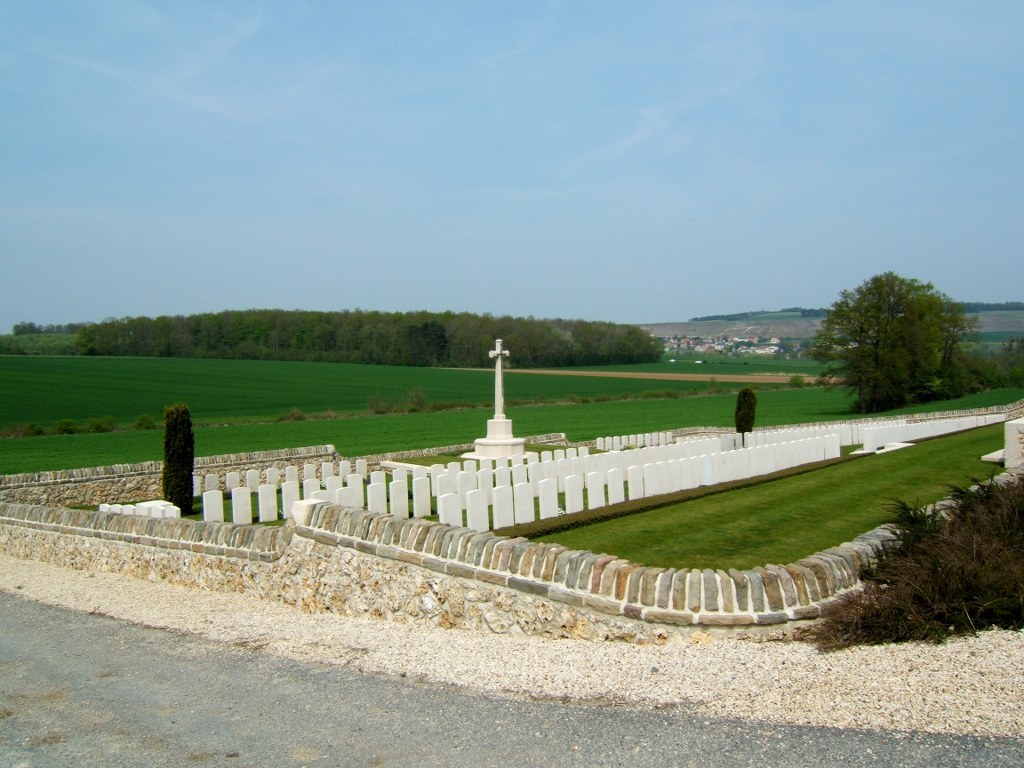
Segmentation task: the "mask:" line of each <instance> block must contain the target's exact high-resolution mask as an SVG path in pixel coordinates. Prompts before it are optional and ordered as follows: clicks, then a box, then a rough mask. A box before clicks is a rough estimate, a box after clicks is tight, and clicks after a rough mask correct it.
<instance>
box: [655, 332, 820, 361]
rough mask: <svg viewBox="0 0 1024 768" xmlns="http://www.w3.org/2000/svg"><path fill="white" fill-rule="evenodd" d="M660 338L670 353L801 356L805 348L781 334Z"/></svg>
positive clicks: (666, 351) (666, 350) (667, 352)
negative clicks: (783, 337) (787, 339)
mask: <svg viewBox="0 0 1024 768" xmlns="http://www.w3.org/2000/svg"><path fill="white" fill-rule="evenodd" d="M661 340H662V344H663V346H664V349H665V354H668V355H699V354H709V353H716V354H720V355H755V356H757V357H799V356H800V353H801V351H802V350H803V349H804V345H803V344H801V343H800V342H799V341H783V340H782V339H780V338H779V337H778V336H756V335H755V336H715V337H710V336H669V337H665V336H662V337H661Z"/></svg>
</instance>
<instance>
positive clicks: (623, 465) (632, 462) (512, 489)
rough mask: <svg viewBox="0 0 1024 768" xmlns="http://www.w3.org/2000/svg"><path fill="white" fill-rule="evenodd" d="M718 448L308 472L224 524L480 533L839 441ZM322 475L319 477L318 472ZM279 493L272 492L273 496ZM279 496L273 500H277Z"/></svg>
mask: <svg viewBox="0 0 1024 768" xmlns="http://www.w3.org/2000/svg"><path fill="white" fill-rule="evenodd" d="M722 443H723V440H721V439H720V438H710V439H702V440H689V441H685V442H682V443H677V444H673V445H663V446H651V447H645V448H642V449H636V450H630V451H619V452H609V453H601V454H590V453H589V451H587V450H586V449H579V450H575V449H569V450H567V451H553V452H550V455H549V452H543V453H542V454H536V453H530V454H525V455H521V456H515V457H511V458H510V459H503V458H499V459H494V460H492V461H488V460H486V459H482V460H465V461H458V462H456V461H453V462H450V463H449V464H447V465H442V464H435V465H433V466H431V467H397V466H396V467H393V468H392V469H391V472H390V473H389V472H386V471H385V470H376V471H373V472H370V473H368V475H365V474H363V473H360V472H358V471H354V472H351V473H349V474H347V475H343V474H341V473H335V472H334V471H333V466H331V465H324V466H322V467H321V475H320V477H316V476H315V469H316V468H315V467H313V466H312V465H309V466H307V467H306V474H307V476H306V477H305V479H304V480H303V481H302V483H301V484H300V483H299V482H298V480H297V479H295V480H286V481H285V482H284V483H282V484H281V485H280V486H279V487H278V486H277V485H275V484H271V483H261V484H260V485H258V486H257V488H256V491H255V494H254V493H253V491H252V490H251V489H250V488H249V487H248V486H247V485H240V486H237V487H234V488H232V489H231V491H230V495H231V500H232V504H231V507H232V516H231V520H232V522H233V523H236V524H247V523H251V522H252V515H253V508H252V500H253V498H254V496H255V498H256V499H257V502H258V512H259V519H260V521H261V522H267V521H271V520H275V519H277V518H278V516H279V515H280V513H281V510H290V509H291V506H292V504H293V503H294V502H296V501H298V500H299V499H300V498H302V499H320V500H323V501H328V502H333V503H336V504H339V505H341V506H347V507H357V508H365V509H367V510H369V511H370V512H376V513H383V514H391V515H394V516H395V517H398V518H407V517H409V516H410V515H412V516H413V517H426V516H427V515H430V514H433V513H434V512H436V514H437V516H438V519H439V520H440V521H441V522H443V523H448V524H451V525H456V526H466V527H469V528H472V529H475V530H480V531H485V530H490V529H493V528H504V527H507V526H510V525H514V524H520V523H526V522H532V521H534V520H535V519H537V518H538V516H539V517H540V518H541V519H545V518H549V517H555V516H558V515H560V514H571V513H574V512H580V511H583V510H584V509H595V508H598V507H602V506H605V505H607V504H616V503H620V502H623V501H625V500H626V499H639V498H644V497H646V496H654V495H658V494H663V493H671V492H674V491H679V490H685V489H688V488H696V487H698V486H701V485H714V484H716V483H720V482H727V481H729V480H734V479H738V478H740V477H748V476H753V475H758V474H768V473H771V472H775V471H778V470H780V469H785V468H788V467H791V466H796V465H800V464H805V463H809V462H814V461H821V460H823V459H827V458H834V457H837V456H838V455H839V452H840V442H839V438H838V436H835V435H831V436H818V437H811V438H804V439H801V440H796V441H793V442H787V443H779V444H775V445H768V446H757V447H751V448H732V449H725V450H723V445H722ZM328 466H331V469H330V470H327V471H325V469H326V467H328ZM279 488H280V491H279ZM279 494H280V495H279ZM223 500H224V494H223V492H222V491H221V490H220V489H219V488H217V489H211V490H208V491H205V492H204V494H203V507H204V519H205V520H211V521H222V520H223V519H224V504H223Z"/></svg>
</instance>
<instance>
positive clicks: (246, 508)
mask: <svg viewBox="0 0 1024 768" xmlns="http://www.w3.org/2000/svg"><path fill="white" fill-rule="evenodd" d="M231 522H232V523H234V524H235V525H252V494H251V493H249V489H248V488H246V487H245V486H241V487H236V488H232V489H231Z"/></svg>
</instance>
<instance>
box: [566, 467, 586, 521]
mask: <svg viewBox="0 0 1024 768" xmlns="http://www.w3.org/2000/svg"><path fill="white" fill-rule="evenodd" d="M565 511H566V512H567V513H568V514H570V515H571V514H575V513H576V512H582V511H583V478H582V477H580V476H579V475H569V477H567V478H565Z"/></svg>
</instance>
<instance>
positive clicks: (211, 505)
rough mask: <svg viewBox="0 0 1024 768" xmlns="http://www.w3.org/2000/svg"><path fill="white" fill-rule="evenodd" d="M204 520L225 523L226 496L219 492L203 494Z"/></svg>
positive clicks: (212, 491) (213, 491) (209, 491)
mask: <svg viewBox="0 0 1024 768" xmlns="http://www.w3.org/2000/svg"><path fill="white" fill-rule="evenodd" d="M203 520H205V521H206V522H223V521H224V496H223V494H221V493H220V492H219V490H207V492H206V493H205V494H203Z"/></svg>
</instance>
